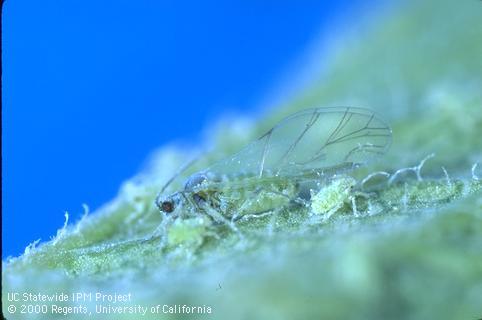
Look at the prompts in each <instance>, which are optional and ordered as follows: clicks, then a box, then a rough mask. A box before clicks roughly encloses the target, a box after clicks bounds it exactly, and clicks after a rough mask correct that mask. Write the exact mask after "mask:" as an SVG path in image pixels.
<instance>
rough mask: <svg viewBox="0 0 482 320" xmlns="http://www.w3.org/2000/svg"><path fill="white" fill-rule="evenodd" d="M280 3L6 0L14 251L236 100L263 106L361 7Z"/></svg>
mask: <svg viewBox="0 0 482 320" xmlns="http://www.w3.org/2000/svg"><path fill="white" fill-rule="evenodd" d="M280 3H281V2H278V1H233V2H220V1H207V2H206V1H202V2H201V1H199V2H195V1H192V2H183V1H147V0H143V1H119V0H116V1H99V2H86V1H79V0H69V1H45V0H44V1H22V0H7V1H6V3H5V4H4V8H3V19H4V20H3V110H2V111H3V150H2V152H3V194H2V196H3V257H4V258H5V257H7V256H10V255H19V254H20V253H22V252H23V250H24V248H25V246H27V245H28V244H29V243H30V242H32V241H33V240H36V239H38V238H42V240H44V241H45V240H48V239H49V238H50V237H51V236H53V235H54V234H55V232H56V230H57V229H58V228H59V227H61V226H62V224H63V219H64V217H63V213H64V212H65V211H66V210H67V211H69V213H70V214H71V221H75V220H76V219H77V218H78V217H79V215H80V214H81V213H82V207H81V204H82V203H87V204H88V205H89V207H90V208H91V210H95V209H96V208H97V207H99V206H100V205H102V204H103V203H104V202H106V201H108V200H110V199H111V198H113V197H114V196H115V194H116V193H117V190H118V187H119V185H120V183H121V182H122V181H124V180H125V179H127V178H129V177H131V176H132V175H134V174H135V173H136V172H137V171H138V170H139V169H140V168H141V165H142V164H143V161H144V160H145V159H146V156H147V155H148V154H149V152H151V151H152V150H153V149H155V148H156V147H159V146H161V145H163V144H165V143H168V142H170V141H173V140H178V141H179V140H184V141H188V142H189V141H191V142H192V141H195V140H196V139H197V138H199V137H200V135H199V133H200V132H201V131H202V130H203V128H205V127H206V126H207V125H208V124H209V121H210V120H212V119H215V118H216V117H217V115H218V114H220V113H222V112H224V111H225V110H226V108H229V109H231V110H234V111H237V112H253V111H255V110H254V109H255V108H256V107H258V106H259V105H260V104H259V102H260V101H261V100H263V99H264V98H265V95H266V93H267V92H272V91H273V89H274V88H275V86H276V84H279V79H280V78H286V76H287V74H286V72H287V70H291V71H293V70H292V69H293V61H296V60H297V59H298V58H300V57H301V56H302V55H303V54H304V52H305V51H306V50H307V48H308V47H309V46H310V44H312V43H313V40H314V39H315V38H316V37H318V36H319V35H320V32H322V34H323V33H324V34H330V35H332V34H333V33H336V32H337V30H336V28H335V24H334V22H335V21H336V19H335V17H340V16H341V17H343V15H344V14H347V12H348V11H350V10H354V9H353V8H352V5H353V2H351V1H316V2H315V1H313V2H304V3H303V5H300V2H296V1H293V2H291V3H288V2H286V3H283V4H282V5H280ZM288 76H289V74H288ZM293 76H296V73H294V74H293ZM180 118H182V121H177V119H180Z"/></svg>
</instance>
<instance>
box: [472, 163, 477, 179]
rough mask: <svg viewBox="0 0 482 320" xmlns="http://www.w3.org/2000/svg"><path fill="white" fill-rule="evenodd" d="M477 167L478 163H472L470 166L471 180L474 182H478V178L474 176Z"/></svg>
mask: <svg viewBox="0 0 482 320" xmlns="http://www.w3.org/2000/svg"><path fill="white" fill-rule="evenodd" d="M478 165H479V163H478V162H476V163H474V165H473V166H472V170H471V172H472V179H473V180H475V181H479V177H478V176H477V175H476V174H475V169H477V166H478Z"/></svg>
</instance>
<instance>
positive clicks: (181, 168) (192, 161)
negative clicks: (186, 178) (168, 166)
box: [157, 155, 201, 198]
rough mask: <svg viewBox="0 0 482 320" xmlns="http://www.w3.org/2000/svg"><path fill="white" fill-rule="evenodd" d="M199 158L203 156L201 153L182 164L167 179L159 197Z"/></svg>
mask: <svg viewBox="0 0 482 320" xmlns="http://www.w3.org/2000/svg"><path fill="white" fill-rule="evenodd" d="M199 158H201V156H200V155H197V156H195V157H194V158H192V159H191V160H190V161H188V162H187V163H185V164H184V165H183V166H181V167H180V168H179V170H177V172H176V173H175V174H174V175H173V176H172V177H171V178H170V179H169V180H167V182H166V183H165V184H164V186H163V187H162V188H161V191H159V193H158V195H157V198H159V196H160V195H161V194H162V193H164V191H166V189H167V187H168V186H169V185H170V184H171V183H172V182H173V181H174V180H175V179H176V178H177V177H179V176H180V175H181V174H182V173H184V172H185V171H186V170H187V169H189V167H190V166H192V165H193V164H194V163H195V162H196V161H197V160H199Z"/></svg>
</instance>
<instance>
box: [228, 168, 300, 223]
mask: <svg viewBox="0 0 482 320" xmlns="http://www.w3.org/2000/svg"><path fill="white" fill-rule="evenodd" d="M297 192H298V188H297V184H295V183H291V182H290V181H289V180H286V179H277V178H271V179H268V178H266V179H256V180H255V179H253V180H251V179H246V180H245V184H244V185H242V186H239V187H238V188H235V189H229V188H228V189H226V190H225V191H224V192H223V193H222V197H221V203H223V205H222V207H223V208H224V209H225V213H224V214H225V216H227V217H233V216H237V217H242V216H244V215H256V214H261V213H265V212H268V211H272V210H274V209H278V208H280V207H284V206H286V205H288V204H289V203H290V201H291V200H293V199H294V198H296V196H297Z"/></svg>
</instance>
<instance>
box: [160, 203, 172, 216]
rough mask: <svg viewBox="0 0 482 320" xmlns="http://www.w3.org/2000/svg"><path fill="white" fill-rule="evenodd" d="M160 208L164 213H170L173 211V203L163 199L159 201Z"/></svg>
mask: <svg viewBox="0 0 482 320" xmlns="http://www.w3.org/2000/svg"><path fill="white" fill-rule="evenodd" d="M161 210H162V211H164V212H166V213H171V212H173V211H174V203H172V201H164V202H163V203H161Z"/></svg>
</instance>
